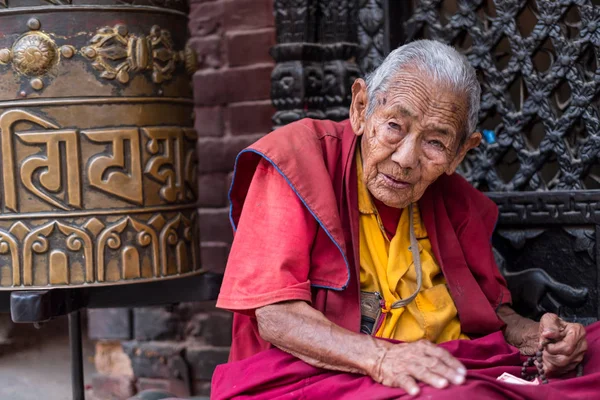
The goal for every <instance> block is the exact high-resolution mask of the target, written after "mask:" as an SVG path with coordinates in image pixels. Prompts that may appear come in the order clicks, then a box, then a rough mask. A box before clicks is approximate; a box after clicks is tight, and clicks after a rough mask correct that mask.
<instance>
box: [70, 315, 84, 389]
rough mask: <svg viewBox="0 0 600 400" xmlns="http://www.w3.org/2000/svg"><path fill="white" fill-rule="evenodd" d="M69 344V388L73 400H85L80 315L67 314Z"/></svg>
mask: <svg viewBox="0 0 600 400" xmlns="http://www.w3.org/2000/svg"><path fill="white" fill-rule="evenodd" d="M69 344H70V347H71V388H72V390H73V400H85V390H84V387H83V354H82V345H81V314H80V311H79V310H77V311H73V312H72V313H70V314H69Z"/></svg>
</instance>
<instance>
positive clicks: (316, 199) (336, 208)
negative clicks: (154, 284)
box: [213, 41, 600, 399]
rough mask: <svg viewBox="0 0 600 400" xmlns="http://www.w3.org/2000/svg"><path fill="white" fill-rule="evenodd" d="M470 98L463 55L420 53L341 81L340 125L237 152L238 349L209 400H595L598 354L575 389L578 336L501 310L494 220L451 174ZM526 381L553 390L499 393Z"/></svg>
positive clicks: (475, 106) (228, 296) (472, 109)
mask: <svg viewBox="0 0 600 400" xmlns="http://www.w3.org/2000/svg"><path fill="white" fill-rule="evenodd" d="M479 97H480V88H479V84H478V82H477V78H476V76H475V71H474V70H473V68H472V67H471V66H470V65H469V63H468V62H467V60H466V59H465V58H464V57H463V56H461V55H460V54H459V53H458V52H456V51H455V50H454V49H452V48H451V47H449V46H446V45H443V44H440V43H437V42H433V41H417V42H413V43H410V44H408V45H405V46H402V47H400V48H398V49H397V50H395V51H393V52H392V53H391V54H390V55H389V56H388V57H387V58H386V59H385V60H384V61H383V63H382V64H381V66H380V67H379V68H378V69H377V70H376V71H374V72H373V73H372V74H370V75H369V76H368V77H367V78H366V80H363V79H357V80H356V82H354V85H353V86H352V105H351V108H350V119H349V120H348V121H344V122H341V123H336V122H331V121H317V120H308V119H305V120H302V121H299V122H296V123H293V124H290V125H288V126H286V127H284V128H281V129H279V130H276V131H274V132H272V133H271V134H269V135H267V136H265V137H264V138H262V139H261V140H259V141H258V142H257V143H255V144H254V145H253V146H251V147H250V148H248V149H246V150H244V151H243V152H242V153H241V154H240V155H239V156H238V159H237V161H236V169H235V174H234V181H233V184H232V188H231V194H230V196H231V222H232V224H233V227H234V229H235V230H236V234H235V239H234V242H233V245H232V248H231V254H230V257H229V260H228V264H227V268H226V272H225V278H224V281H223V286H222V289H221V294H220V296H219V300H218V304H217V305H218V306H219V307H221V308H224V309H228V310H232V311H234V312H235V316H234V326H233V345H232V350H231V357H230V363H229V364H226V365H223V366H220V367H219V368H218V369H217V371H216V372H215V376H214V378H213V398H215V399H221V398H232V397H236V396H241V397H244V396H247V398H253V399H254V398H279V397H282V396H286V398H323V397H330V398H361V399H363V398H369V399H375V398H397V397H401V396H403V395H406V394H407V393H408V394H410V395H416V394H418V393H420V392H421V393H422V394H429V395H432V396H433V397H434V398H445V396H448V397H449V398H450V397H453V398H455V397H456V396H457V395H459V396H460V395H463V394H464V393H467V397H465V398H482V397H481V396H488V397H486V398H496V397H497V398H505V395H508V394H507V393H512V394H510V395H511V396H512V395H514V396H515V398H517V397H518V398H524V397H525V398H526V397H528V396H534V394H536V395H540V394H543V395H544V396H550V397H552V396H551V395H552V394H553V393H555V391H557V390H562V391H564V394H563V396H566V397H565V398H568V396H570V395H572V394H573V393H576V392H575V391H573V390H572V387H574V386H577V387H578V390H579V391H578V392H577V393H579V394H581V393H584V394H585V393H587V392H585V390H595V389H591V388H595V387H596V386H595V385H597V383H596V382H595V381H596V380H597V379H598V377H599V376H600V375H598V374H595V371H600V361H598V356H597V355H596V356H595V357H591V356H590V359H589V360H586V367H585V373H584V376H583V377H581V378H576V380H569V379H552V377H553V376H554V377H557V376H562V375H565V374H567V376H571V375H574V373H573V370H574V369H575V368H576V366H577V365H578V364H580V363H581V362H582V360H583V359H584V354H585V353H586V349H587V346H588V342H587V341H586V330H585V329H584V327H583V326H581V325H579V324H572V323H566V322H564V321H562V320H560V319H559V318H558V317H557V316H556V315H552V314H547V315H545V316H544V317H543V318H542V319H541V322H539V323H538V322H534V321H532V320H529V319H526V318H523V317H521V316H519V315H517V314H516V313H515V312H514V311H513V310H512V309H511V308H510V302H511V297H510V293H509V291H508V289H507V288H506V283H505V281H504V279H503V278H502V276H501V275H500V273H499V271H498V268H497V267H496V265H495V263H494V257H493V253H492V248H491V244H490V238H491V235H492V232H493V229H494V225H495V222H496V218H497V209H496V207H495V205H494V203H493V202H491V201H490V200H489V199H487V198H486V197H485V196H484V195H483V194H481V193H480V192H478V191H477V190H475V189H474V188H473V187H471V186H470V185H469V184H468V183H467V182H466V181H465V180H464V179H463V178H462V177H460V176H459V175H457V174H455V173H454V172H455V170H456V168H457V166H458V165H459V163H460V162H461V161H462V160H463V158H464V157H465V154H466V153H467V152H468V151H469V150H470V149H472V148H474V147H476V146H477V145H478V144H479V143H480V141H481V135H480V134H479V133H478V132H474V130H475V126H476V124H477V115H478V110H479ZM598 330H599V329H598V328H596V327H592V328H588V340H590V343H591V341H592V340H595V338H596V337H597V336H599V335H598V334H597V333H596V331H598ZM382 339H384V340H382ZM538 350H541V351H540V352H539V353H538V354H537V356H536V359H535V361H534V362H532V363H530V364H527V365H526V367H522V363H523V361H524V357H521V355H533V354H535V353H536V352H537V351H538ZM592 353H593V352H592ZM592 358H593V359H592ZM534 364H535V365H534ZM535 366H537V367H538V368H537V369H536V367H535ZM522 370H523V372H526V373H527V374H528V375H533V374H535V373H536V372H539V373H540V375H541V378H542V380H544V381H545V380H546V378H547V377H550V381H551V382H550V384H548V385H543V386H539V387H533V386H530V385H522V386H519V385H512V386H511V385H509V384H506V383H501V382H498V381H496V378H497V377H498V376H499V375H501V374H502V373H503V372H509V373H511V374H513V375H516V376H520V375H521V371H522ZM569 374H570V375H569ZM546 375H547V376H546ZM536 382H539V381H536ZM570 382H577V383H575V384H571V383H570ZM557 385H559V386H557ZM560 385H562V386H560ZM463 391H465V392H463ZM494 396H496V397H494ZM519 396H521V397H519ZM534 397H535V396H534ZM244 398H246V397H244Z"/></svg>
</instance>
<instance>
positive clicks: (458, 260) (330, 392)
mask: <svg viewBox="0 0 600 400" xmlns="http://www.w3.org/2000/svg"><path fill="white" fill-rule="evenodd" d="M356 144H357V137H356V135H355V134H354V132H353V131H352V128H351V126H350V124H349V122H347V121H346V122H342V123H334V122H331V121H316V120H308V119H305V120H302V121H299V122H296V123H293V124H290V125H287V126H286V127H284V128H281V129H279V130H277V131H275V132H273V133H271V134H269V135H267V136H265V137H264V138H262V139H261V140H259V141H258V142H257V143H255V144H254V145H252V146H251V147H249V148H248V149H246V150H244V151H243V152H242V153H240V155H239V156H238V158H237V160H236V167H235V172H234V180H233V183H232V188H231V192H230V200H231V222H232V225H233V227H234V229H236V228H237V227H238V224H239V225H240V226H239V227H240V230H239V234H236V235H235V239H234V243H233V246H232V250H231V253H230V258H229V260H228V264H227V268H226V272H225V279H224V282H223V286H222V289H221V295H220V297H219V302H218V306H220V307H223V308H228V309H232V310H234V311H238V312H236V314H235V316H234V327H233V344H232V352H231V357H230V363H228V364H224V365H221V366H219V367H217V369H216V370H215V373H214V376H213V386H212V398H213V399H215V400H216V399H229V398H234V397H239V398H252V399H275V398H286V399H288V398H310V399H312V398H332V399H333V398H335V399H338V398H348V399H363V398H369V399H391V398H398V397H402V396H403V395H406V393H405V392H403V391H402V390H400V389H391V388H387V387H384V386H382V385H380V384H377V383H375V382H374V381H373V380H372V379H371V378H369V377H366V376H359V375H354V374H347V373H339V372H332V371H326V370H322V369H319V368H314V367H311V366H310V365H308V364H306V363H304V362H303V361H301V360H299V359H297V358H295V357H293V356H291V355H289V354H287V353H284V352H282V351H280V350H278V349H276V348H272V346H270V345H269V344H268V343H266V342H265V341H263V340H262V339H261V338H260V336H259V335H258V332H257V328H256V320H255V318H254V317H253V310H254V309H256V308H257V307H260V306H263V305H266V304H271V303H273V302H278V301H282V300H293V299H301V300H304V301H309V302H311V304H312V306H313V307H315V308H316V309H318V310H319V311H321V312H323V314H324V315H325V316H326V317H327V318H329V319H330V320H331V321H333V322H334V323H336V324H338V325H340V326H342V327H345V328H347V329H349V330H352V331H355V332H359V323H360V310H359V279H358V277H359V271H360V266H359V257H358V247H359V245H358V204H357V188H356V180H357V177H356V164H355V162H354V159H355V158H354V151H355V149H356ZM269 174H270V175H271V177H269ZM273 176H278V177H280V178H283V180H282V179H279V181H276V179H275V178H273ZM254 180H255V181H254ZM253 181H254V182H253ZM258 181H261V182H262V183H261V184H260V185H257V183H258ZM265 182H267V183H265ZM277 182H279V183H277ZM281 182H285V184H281ZM247 198H248V199H250V200H249V203H248V204H246V200H247ZM286 202H287V203H286ZM281 203H283V204H281ZM286 204H288V205H289V207H291V208H293V207H296V209H295V211H290V212H286ZM419 209H420V211H421V214H422V218H423V221H424V223H425V227H426V229H427V232H428V235H429V239H430V241H431V244H432V248H433V252H434V254H435V257H436V260H437V261H438V263H439V264H440V267H441V269H442V272H443V273H444V276H445V277H446V281H447V284H448V287H449V290H450V293H451V295H452V298H453V299H454V302H455V304H456V308H457V310H458V315H459V318H460V322H461V329H462V331H463V332H465V333H466V334H468V335H470V336H471V337H473V338H478V337H480V338H479V339H475V340H472V341H452V342H448V343H445V344H443V346H444V347H446V348H447V349H448V350H450V351H451V352H452V354H454V355H455V356H456V357H457V358H459V359H460V360H461V361H462V362H463V363H464V364H465V365H466V366H467V368H469V375H468V379H467V382H466V384H465V385H462V386H460V387H453V388H451V389H446V390H445V391H439V390H437V389H433V388H431V387H427V388H424V390H423V394H426V393H427V394H435V398H448V399H452V400H454V399H457V398H465V399H467V398H468V399H471V398H515V399H520V398H538V397H537V396H536V397H533V396H535V394H536V393H537V394H542V393H543V395H544V396H545V397H544V398H548V399H552V398H555V397H554V396H557V394H560V396H561V398H590V397H569V396H570V395H572V394H582V393H583V394H588V395H589V394H590V393H592V392H593V391H594V390H595V389H593V388H595V387H596V386H597V383H596V382H597V379H598V378H600V376H598V375H594V374H595V372H596V371H598V370H600V357H599V356H600V355H596V354H595V349H593V350H591V351H590V352H589V354H588V358H590V356H591V357H592V358H593V360H591V361H588V362H587V364H586V371H585V372H586V376H585V377H584V378H577V379H573V380H569V381H560V380H556V381H552V382H551V384H550V385H547V386H545V387H544V388H538V387H535V388H533V387H526V386H514V385H512V386H511V385H509V384H505V383H501V382H497V381H495V378H496V377H497V376H499V375H500V374H501V373H502V372H510V373H512V374H514V375H517V376H518V375H519V373H520V368H521V362H522V358H521V357H520V355H519V354H518V350H517V349H515V348H514V347H512V346H509V345H508V344H506V342H505V341H504V338H503V336H502V334H501V332H499V330H500V329H501V328H502V326H503V323H502V322H501V321H500V320H499V318H498V317H497V315H496V313H495V310H496V309H497V307H498V306H499V305H500V304H504V303H509V302H510V293H509V291H508V289H507V288H506V284H505V281H504V279H503V278H502V276H501V275H500V273H499V271H498V268H497V267H496V265H495V262H494V258H493V254H492V248H491V243H490V239H491V235H492V232H493V229H494V226H495V222H496V219H497V208H496V206H495V205H494V203H493V202H492V201H490V200H489V199H488V198H487V197H486V196H485V195H483V194H482V193H480V192H479V191H477V190H475V189H474V188H473V187H472V186H470V185H469V184H468V183H467V182H466V181H465V180H464V179H463V178H461V177H460V176H458V175H452V176H447V175H443V176H441V177H440V178H439V179H438V180H437V181H436V182H434V183H433V184H432V185H431V186H430V187H429V188H428V189H427V190H426V192H425V194H424V195H423V197H422V198H421V199H420V201H419ZM290 215H292V216H293V217H292V219H291V220H290V219H289V218H290ZM240 221H241V223H240ZM296 225H300V226H301V228H298V229H296V231H294V229H293V228H297V227H296ZM271 226H274V227H275V228H276V229H275V230H271V229H270V227H271ZM302 227H304V228H302ZM313 228H314V229H313ZM303 229H304V230H305V231H307V232H308V233H307V232H305V235H304V236H302V237H295V236H294V235H293V234H294V233H297V232H301V231H302V230H303ZM263 230H264V231H268V232H269V233H270V234H269V235H265V234H264V233H265V232H263ZM290 231H291V232H292V236H294V237H292V238H289V237H288V236H289V235H288V234H289V233H290ZM273 232H275V233H276V234H274V233H273ZM282 235H285V236H282ZM238 295H239V298H237V299H236V296H238ZM598 327H599V326H598V325H594V327H593V328H592V330H590V331H589V333H590V334H591V337H590V340H592V342H591V343H590V347H593V343H594V341H597V339H598V338H600V329H598ZM486 335H487V336H486ZM588 373H591V374H592V375H591V378H590V376H587V374H588ZM599 375H600V374H599ZM565 382H567V383H565ZM569 382H578V383H576V384H575V385H576V386H577V385H579V386H578V387H581V388H583V389H582V390H580V391H574V390H573V387H574V386H573V385H572V384H570V383H569ZM564 390H567V391H566V392H565V391H564ZM473 396H475V397H473Z"/></svg>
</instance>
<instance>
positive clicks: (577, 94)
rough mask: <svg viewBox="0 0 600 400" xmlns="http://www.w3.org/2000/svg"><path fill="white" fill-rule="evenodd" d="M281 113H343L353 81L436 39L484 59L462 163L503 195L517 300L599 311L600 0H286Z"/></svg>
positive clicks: (281, 8)
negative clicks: (474, 135)
mask: <svg viewBox="0 0 600 400" xmlns="http://www.w3.org/2000/svg"><path fill="white" fill-rule="evenodd" d="M275 16H276V24H277V36H278V45H277V46H275V48H274V49H273V51H272V54H273V55H274V57H275V59H276V61H277V62H278V63H277V65H276V68H275V70H274V72H273V88H272V95H273V104H274V105H275V107H276V108H277V113H276V114H275V117H274V122H275V125H276V126H278V125H281V124H285V123H288V122H291V121H293V120H296V119H299V118H303V117H313V118H333V119H338V120H339V119H343V118H345V117H346V116H347V107H348V105H349V104H350V95H349V89H350V85H351V82H352V80H353V79H354V78H355V77H356V76H357V75H358V74H359V73H364V72H368V71H370V70H371V69H373V68H374V67H375V66H377V65H378V63H379V62H380V60H381V59H382V57H384V56H385V55H386V54H387V53H388V52H389V51H390V49H393V48H395V47H396V46H397V45H399V44H402V43H404V42H406V41H410V40H414V39H418V38H423V37H424V38H430V39H435V40H439V41H442V42H445V43H449V44H452V45H453V46H455V47H456V48H457V49H458V50H459V51H461V52H463V53H464V54H465V55H466V56H467V57H468V59H469V61H470V62H471V63H472V65H473V66H474V67H475V68H476V70H477V71H478V74H479V77H480V82H481V85H482V90H483V94H482V103H481V112H480V115H479V121H480V123H479V129H482V130H484V133H485V135H484V136H485V137H486V139H487V140H486V141H485V142H484V143H483V144H482V145H481V146H480V147H479V148H478V149H477V150H476V151H473V152H472V153H471V154H470V155H469V156H468V158H467V160H466V161H465V162H464V164H463V165H462V166H461V171H460V172H461V173H462V174H463V175H464V176H465V177H466V178H467V179H469V181H471V182H472V183H473V184H474V185H475V186H476V187H478V188H479V189H481V190H483V191H485V192H487V194H488V195H489V197H490V198H492V199H493V200H494V201H495V202H496V203H497V204H498V206H499V209H500V218H499V223H498V228H497V233H496V235H495V237H494V246H495V249H496V250H497V256H498V257H497V258H498V263H499V265H500V267H501V269H502V270H503V272H504V274H505V276H506V277H507V280H508V282H509V285H510V287H511V292H512V293H513V296H514V300H515V306H516V307H517V309H519V310H520V311H521V312H523V313H524V314H526V315H529V316H532V317H537V316H539V315H540V314H541V313H542V312H544V311H553V312H557V313H559V314H560V315H561V316H563V317H565V318H567V319H571V320H577V321H581V322H583V323H589V322H592V321H595V320H597V319H598V318H599V317H600V306H599V304H600V296H599V286H600V284H599V283H600V257H598V255H597V252H598V250H599V249H600V248H599V247H598V240H600V235H599V234H598V233H599V232H598V229H599V224H600V164H599V159H598V157H599V152H600V116H599V115H600V114H599V112H600V100H599V98H600V97H599V94H600V69H599V68H598V67H599V65H600V1H598V0H594V1H592V0H407V1H404V0H340V1H336V2H333V1H328V0H276V1H275Z"/></svg>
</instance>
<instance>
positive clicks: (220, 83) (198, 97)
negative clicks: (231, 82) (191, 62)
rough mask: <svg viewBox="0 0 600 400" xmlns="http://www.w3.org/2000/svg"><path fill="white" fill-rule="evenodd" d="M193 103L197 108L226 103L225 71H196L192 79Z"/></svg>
mask: <svg viewBox="0 0 600 400" xmlns="http://www.w3.org/2000/svg"><path fill="white" fill-rule="evenodd" d="M193 84H194V102H195V103H196V104H197V105H199V106H216V105H220V104H225V103H228V94H227V82H226V77H225V71H209V70H204V71H198V72H196V73H195V74H194V77H193Z"/></svg>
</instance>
